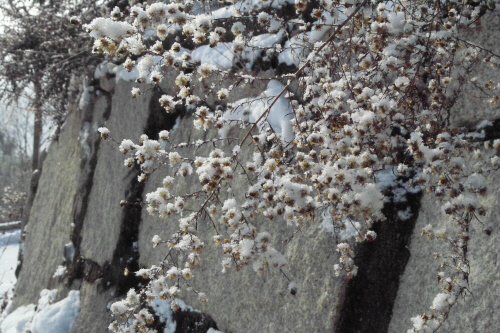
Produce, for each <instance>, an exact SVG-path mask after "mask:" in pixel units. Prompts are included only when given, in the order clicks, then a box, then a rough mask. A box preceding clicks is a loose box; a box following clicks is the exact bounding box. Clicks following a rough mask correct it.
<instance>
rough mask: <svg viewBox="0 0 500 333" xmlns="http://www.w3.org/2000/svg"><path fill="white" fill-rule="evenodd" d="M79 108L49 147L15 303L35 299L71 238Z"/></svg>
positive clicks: (48, 282) (79, 152) (78, 153)
mask: <svg viewBox="0 0 500 333" xmlns="http://www.w3.org/2000/svg"><path fill="white" fill-rule="evenodd" d="M81 125H82V123H81V119H80V114H79V112H78V111H76V110H74V111H73V112H72V113H70V114H69V116H68V119H67V121H66V125H65V128H64V131H62V133H61V136H60V137H59V139H58V140H57V141H56V142H53V143H52V145H51V147H50V153H49V157H48V158H47V159H46V160H45V163H44V169H43V173H42V175H41V177H40V181H39V183H38V191H37V195H36V197H35V200H34V203H33V206H32V208H31V212H32V213H31V215H30V220H29V223H28V226H27V232H26V243H25V249H24V261H23V268H22V270H21V272H20V274H19V277H18V281H17V285H16V297H15V298H14V304H15V306H19V305H22V304H27V303H36V302H37V300H38V297H39V293H40V291H41V290H42V289H44V288H48V287H50V286H51V282H52V281H51V280H52V275H53V274H54V272H55V271H56V268H57V266H58V265H61V264H62V263H63V260H64V257H63V250H64V244H66V243H68V242H69V241H70V237H71V223H72V222H73V213H74V205H73V197H74V195H75V194H76V193H77V190H78V175H79V174H80V159H81V158H82V153H83V152H82V147H81V145H80V143H79V140H78V139H77V138H78V135H79V133H80V130H81Z"/></svg>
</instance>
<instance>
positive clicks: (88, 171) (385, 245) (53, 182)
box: [14, 17, 500, 333]
mask: <svg viewBox="0 0 500 333" xmlns="http://www.w3.org/2000/svg"><path fill="white" fill-rule="evenodd" d="M497 21H498V17H494V19H493V20H492V21H491V22H493V23H488V24H490V25H491V24H493V26H491V27H490V25H488V26H487V29H491V30H490V31H493V35H494V36H493V38H495V37H496V36H495V33H494V31H496V30H495V29H494V25H495V24H496V23H495V22H497ZM481 36H484V34H483V35H481ZM481 38H483V37H481ZM485 38H486V37H485ZM488 38H491V37H488ZM488 38H486V39H484V41H486V42H487V41H488V40H490V39H488ZM475 40H476V41H477V42H480V41H481V39H479V38H478V39H475ZM486 42H485V43H486ZM485 46H489V44H485ZM171 75H172V76H171V77H170V80H172V78H174V77H175V76H176V75H175V73H171ZM111 81H113V79H111ZM166 81H167V82H168V81H169V78H166ZM100 83H101V85H99V84H98V85H97V86H96V87H88V88H87V90H86V95H85V96H86V99H87V101H88V102H87V103H83V105H82V107H81V108H76V107H73V108H72V110H71V111H70V113H69V114H68V118H67V120H66V122H65V125H64V127H63V128H62V130H61V133H60V135H59V138H58V139H57V140H56V141H54V142H53V143H52V145H51V147H50V150H49V153H48V156H47V158H46V160H45V162H44V166H43V171H42V174H41V177H40V181H39V185H38V191H37V193H36V197H35V200H34V203H33V207H32V210H31V215H30V220H29V223H28V225H27V229H26V243H25V248H24V259H23V263H22V269H21V270H20V273H19V277H18V283H17V286H16V296H15V299H14V306H15V307H17V306H20V305H23V304H28V303H36V301H37V299H38V295H39V293H40V291H41V290H42V289H44V288H59V289H60V290H61V292H60V293H59V295H60V296H59V297H60V298H63V297H65V295H66V294H67V292H68V290H70V289H79V290H80V291H81V310H80V314H79V316H78V318H77V321H76V323H75V325H74V328H73V333H75V332H105V331H106V328H107V326H108V324H109V322H110V321H111V316H110V313H109V310H108V309H107V305H108V303H109V302H110V301H112V300H116V299H119V298H120V297H122V296H123V295H124V293H126V291H127V290H128V288H130V287H133V286H137V284H138V283H139V282H140V281H139V280H137V279H136V278H135V277H134V276H133V274H130V275H129V276H128V277H125V276H124V275H123V270H124V268H125V267H127V268H129V269H130V270H132V271H134V270H137V269H138V268H142V267H149V266H150V265H152V264H156V263H157V262H159V261H160V260H161V259H162V258H163V256H164V249H163V248H161V247H158V248H156V249H153V247H152V244H151V238H152V237H153V235H156V234H158V235H160V236H164V237H169V236H170V235H171V234H172V233H173V232H175V231H176V230H177V221H176V220H175V219H171V220H160V219H159V218H156V217H151V216H149V215H148V214H147V213H146V212H145V211H143V210H142V209H141V207H140V206H127V207H125V208H121V207H120V205H119V202H120V200H122V199H127V200H128V201H129V202H130V201H141V200H143V199H144V198H145V194H146V193H148V192H150V191H154V190H155V189H156V187H155V186H156V184H159V183H160V182H159V181H160V180H161V179H163V178H164V177H165V176H166V175H171V174H172V173H173V172H174V171H175V170H171V169H170V168H169V167H168V166H167V167H165V168H162V169H159V170H158V172H156V173H155V174H153V176H152V177H151V178H150V179H149V182H148V183H147V184H145V185H141V184H138V183H137V181H136V178H137V175H138V171H136V170H130V169H128V168H126V167H125V166H123V157H124V156H123V155H122V154H120V153H119V151H118V149H117V144H115V143H113V142H111V141H101V140H100V139H99V136H98V133H97V132H96V130H97V128H98V127H100V126H106V127H108V128H109V129H110V130H111V134H112V136H113V137H114V138H116V139H117V140H121V139H123V138H130V139H133V140H135V141H138V137H139V135H140V134H142V133H146V134H148V135H149V136H150V137H151V138H156V137H157V133H158V132H159V131H160V130H162V129H171V128H172V127H173V126H174V123H175V120H176V117H177V115H167V114H166V113H165V112H164V111H163V110H161V108H160V107H159V106H158V97H159V95H161V94H162V92H161V91H160V90H159V89H158V88H154V89H151V90H149V91H146V92H145V93H144V94H143V95H141V96H140V97H139V98H138V99H132V98H131V97H130V90H131V88H132V87H133V86H134V85H133V84H132V83H129V82H124V81H120V82H119V83H117V84H116V86H115V85H114V84H113V83H112V82H111V83H110V78H109V77H104V78H101V82H100ZM263 88H264V87H260V86H256V87H255V88H253V89H254V90H255V91H252V92H250V93H251V94H252V95H258V93H259V91H262V89H263ZM161 89H163V91H167V92H168V91H169V89H172V88H171V87H169V85H168V83H167V84H165V85H164V86H162V87H161ZM238 89H239V92H238V93H237V96H235V97H233V98H235V99H238V98H241V97H244V96H248V94H249V91H247V89H246V88H245V87H239V88H238ZM474 104H476V103H475V102H471V101H470V100H464V101H461V102H460V103H459V107H458V108H457V109H456V113H454V114H453V115H454V116H453V117H452V121H454V122H469V123H470V124H472V123H474V122H475V121H476V120H481V119H483V118H489V119H495V118H498V115H497V110H496V109H495V108H490V109H487V108H485V107H483V106H481V108H480V110H481V114H480V118H479V119H478V118H477V117H476V115H475V114H473V113H471V112H470V110H471V108H473V107H474V110H477V109H478V108H477V107H476V106H474ZM180 114H181V116H182V120H181V121H180V122H179V124H178V127H176V129H175V130H174V131H173V132H172V138H173V140H174V141H175V142H182V141H188V142H193V141H196V140H198V139H203V140H205V139H209V138H214V137H216V136H217V133H215V132H203V131H197V130H195V129H194V127H193V119H192V117H191V116H190V115H189V113H187V112H186V111H185V110H184V111H182V110H180ZM455 115H456V117H455ZM245 134H246V133H245V132H239V131H238V130H236V129H233V130H232V131H231V133H230V136H240V137H241V136H242V135H245ZM245 149H247V150H245V151H244V152H243V154H246V155H247V156H251V154H252V153H253V151H252V150H250V148H245ZM210 150H211V146H206V147H205V146H202V147H200V148H198V149H197V150H196V151H195V152H194V154H195V155H200V156H203V155H207V154H208V152H209V151H210ZM498 176H500V174H491V176H490V178H489V179H488V180H489V182H490V183H491V184H496V181H497V179H498ZM237 177H240V176H237ZM237 177H236V180H235V184H241V185H242V186H236V187H235V188H233V191H234V193H235V195H238V196H243V195H244V193H243V191H244V189H245V187H244V183H245V180H244V179H243V178H242V177H241V178H237ZM176 186H178V190H179V191H181V190H182V192H184V193H185V192H194V191H196V190H199V185H198V184H197V181H194V182H193V183H190V182H185V183H179V184H177V185H176ZM174 191H176V189H174ZM387 191H388V192H387V194H388V196H389V197H390V198H392V199H391V200H389V201H388V203H387V205H386V207H385V208H384V213H385V214H386V216H387V217H388V220H387V221H386V222H379V223H377V224H376V225H375V230H376V232H377V234H378V238H377V240H376V241H375V242H372V243H366V244H362V245H361V246H359V247H358V248H357V249H356V264H357V265H358V266H359V267H360V270H359V274H358V276H357V277H356V278H355V279H353V280H351V281H348V282H347V281H345V280H343V279H342V278H337V277H335V274H334V270H333V265H334V264H335V263H336V262H337V260H338V259H337V254H336V251H335V245H334V242H333V241H332V239H331V238H332V235H331V234H328V233H325V232H321V230H319V229H320V228H321V226H320V223H319V222H318V221H314V223H311V224H310V225H308V227H307V228H304V230H302V231H301V232H299V233H297V234H296V235H295V236H294V237H293V239H292V241H291V242H289V243H288V244H287V245H286V246H285V245H284V244H283V240H285V239H287V238H288V237H289V236H290V235H291V234H293V233H294V231H295V229H294V228H292V227H287V226H286V223H282V222H281V221H271V222H270V221H255V224H256V225H261V226H262V229H263V230H267V231H269V232H271V233H272V234H273V235H275V236H276V239H273V240H272V241H273V243H274V244H275V245H276V247H277V248H278V249H279V250H283V252H284V253H285V255H286V256H287V258H288V260H289V265H288V267H287V269H286V274H287V276H288V277H289V278H290V279H292V280H294V281H296V283H297V285H298V293H297V294H296V295H291V294H290V292H289V291H288V288H287V285H288V280H287V278H286V277H284V275H283V274H281V273H280V272H277V271H274V270H272V269H270V270H269V271H268V272H265V274H264V275H263V276H259V275H257V274H256V273H255V272H254V271H253V270H252V268H251V267H245V268H243V269H242V270H241V271H239V272H236V271H229V272H227V273H225V274H223V273H221V269H222V267H221V265H220V261H221V258H222V254H221V249H220V248H216V247H215V244H214V242H213V241H212V240H211V232H210V229H211V228H212V227H211V224H210V223H208V221H202V222H201V223H199V225H198V231H199V234H200V235H201V237H202V240H203V241H204V242H205V245H206V248H207V249H206V250H205V251H204V254H205V255H204V256H203V257H202V259H201V266H200V269H197V270H196V271H195V274H196V276H195V278H194V279H193V287H194V288H195V289H197V290H200V291H204V292H206V293H207V295H208V297H209V302H208V303H206V304H204V303H199V302H198V301H197V300H196V297H195V295H194V294H183V295H181V298H182V299H183V300H185V301H186V302H187V303H188V304H190V305H192V306H193V307H195V308H198V309H200V310H201V311H202V312H203V313H204V314H206V315H208V316H210V317H211V318H213V319H214V321H215V323H216V325H217V327H218V328H219V329H220V330H221V331H223V332H225V333H242V332H250V333H251V332H255V333H257V332H296V333H302V332H304V333H305V332H339V333H343V332H401V331H406V329H408V328H409V327H410V326H411V322H410V320H409V319H410V317H412V316H415V315H417V314H419V313H421V312H423V311H428V308H429V306H430V305H431V304H432V299H433V297H434V295H435V294H436V293H437V292H438V288H437V287H435V286H433V281H434V280H435V278H436V272H437V271H438V265H437V263H436V262H434V261H433V260H432V253H433V252H435V251H439V250H440V249H439V248H433V246H434V245H432V244H429V242H428V241H426V240H424V239H422V238H420V237H419V232H420V229H421V228H422V227H423V226H425V225H426V224H428V223H432V222H433V221H436V220H437V219H441V218H442V216H441V215H440V214H441V213H440V212H439V207H438V206H437V203H436V202H435V201H434V199H433V198H431V197H429V196H426V195H425V196H424V198H423V200H422V207H420V194H419V193H407V196H406V197H405V198H404V199H403V200H395V199H394V198H393V197H392V196H391V194H390V193H391V189H387ZM392 191H394V189H392ZM499 194H500V193H498V189H497V188H495V187H492V190H491V196H490V197H489V198H490V199H489V200H490V201H489V202H488V208H491V210H490V213H489V215H488V216H487V217H486V218H485V223H487V224H490V223H492V224H493V225H494V228H493V233H492V234H491V235H490V236H486V235H484V234H483V233H482V229H481V227H480V226H479V225H476V227H477V228H475V229H474V230H473V231H472V233H471V243H470V255H471V267H472V271H471V278H470V280H471V291H472V292H473V293H474V298H471V299H467V300H466V302H465V303H463V304H462V303H461V304H459V305H457V306H456V307H455V308H454V309H453V311H452V315H451V317H450V319H451V320H449V322H448V324H446V325H447V326H445V328H444V329H443V331H444V332H482V333H489V332H498V331H500V328H499V327H498V325H499V323H498V322H494V323H492V322H491V320H490V319H492V318H493V314H494V313H498V312H500V311H499V310H500V308H499V304H500V302H498V301H497V299H496V298H495V296H496V291H497V290H498V287H499V283H500V282H499V281H500V279H499V277H500V276H499V274H500V273H499V272H500V269H499V265H500V263H499V261H498V252H499V250H500V249H499V245H498V244H500V242H499V240H498V237H499V236H498V232H497V231H496V226H498V218H497V216H498V213H499V212H497V210H498V207H499V204H498V203H499V202H498V201H499ZM407 207H409V208H410V211H411V212H412V216H413V217H412V218H410V219H409V220H406V221H403V220H401V218H400V217H398V214H397V213H398V211H399V210H405V209H406V208H407ZM417 217H418V219H417ZM414 230H415V232H414ZM423 243H426V244H423ZM429 245H430V246H429ZM71 247H74V248H75V256H74V258H73V257H71V256H69V255H68V253H69V251H68V250H70V249H71ZM65 249H66V253H65ZM59 265H65V266H66V267H67V273H66V275H65V276H63V277H61V278H60V277H56V278H54V277H53V275H54V272H55V271H56V269H57V267H58V266H59ZM211 325H212V324H211ZM180 327H187V326H186V325H179V326H178V331H176V332H177V333H181V331H180V330H181V328H180ZM206 327H208V326H206ZM210 327H214V325H212V326H210ZM187 331H188V330H187V329H186V332H187ZM182 332H183V331H182ZM189 332H191V331H189Z"/></svg>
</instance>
